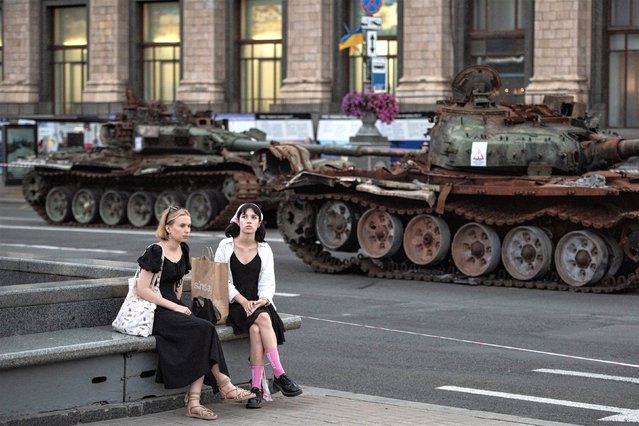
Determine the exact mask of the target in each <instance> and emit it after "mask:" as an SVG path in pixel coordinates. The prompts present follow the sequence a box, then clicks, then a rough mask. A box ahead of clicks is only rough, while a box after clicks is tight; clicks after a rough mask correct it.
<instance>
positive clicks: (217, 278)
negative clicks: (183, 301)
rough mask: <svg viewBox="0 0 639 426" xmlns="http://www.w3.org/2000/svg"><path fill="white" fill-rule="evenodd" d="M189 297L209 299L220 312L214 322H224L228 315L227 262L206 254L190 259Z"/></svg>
mask: <svg viewBox="0 0 639 426" xmlns="http://www.w3.org/2000/svg"><path fill="white" fill-rule="evenodd" d="M191 268H192V269H191V297H192V298H193V299H195V298H196V297H204V298H206V299H209V300H210V301H211V302H212V303H213V306H215V307H216V308H217V310H218V311H219V312H220V319H219V320H218V322H217V323H216V324H226V319H227V318H228V316H229V288H228V264H226V263H220V262H214V261H212V260H211V259H210V258H209V257H207V256H199V257H193V258H192V259H191Z"/></svg>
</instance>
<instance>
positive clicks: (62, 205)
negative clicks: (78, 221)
mask: <svg viewBox="0 0 639 426" xmlns="http://www.w3.org/2000/svg"><path fill="white" fill-rule="evenodd" d="M72 199H73V191H71V189H70V188H67V187H66V186H56V187H54V188H51V190H50V191H49V192H48V193H47V199H46V201H45V203H44V208H45V210H46V212H47V216H48V217H49V219H51V221H53V222H55V223H62V222H66V221H68V220H69V219H71V200H72Z"/></svg>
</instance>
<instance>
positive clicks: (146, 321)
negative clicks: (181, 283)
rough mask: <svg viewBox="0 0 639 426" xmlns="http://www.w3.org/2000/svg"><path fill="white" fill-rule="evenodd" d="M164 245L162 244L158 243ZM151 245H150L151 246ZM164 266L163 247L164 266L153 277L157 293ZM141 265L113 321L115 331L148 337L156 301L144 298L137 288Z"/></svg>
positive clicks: (130, 282)
mask: <svg viewBox="0 0 639 426" xmlns="http://www.w3.org/2000/svg"><path fill="white" fill-rule="evenodd" d="M158 245H159V246H160V247H162V246H161V245H160V244H158ZM149 247H150V246H149ZM163 266H164V249H162V266H160V271H159V272H158V273H156V274H153V277H152V278H151V288H152V290H153V291H154V292H155V293H159V292H160V278H161V276H162V267H163ZM139 276H140V267H139V266H138V269H137V271H136V272H135V276H134V277H132V278H129V292H128V293H127V295H126V298H125V299H124V302H123V303H122V307H120V311H119V312H118V315H117V316H116V317H115V320H113V323H111V326H113V329H114V330H115V331H119V332H120V333H124V334H130V335H132V336H142V337H147V336H149V335H150V334H151V333H152V332H153V320H154V318H155V303H151V302H149V301H148V300H145V299H142V298H141V297H140V296H138V292H137V290H136V287H137V284H138V278H139Z"/></svg>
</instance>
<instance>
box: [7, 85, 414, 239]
mask: <svg viewBox="0 0 639 426" xmlns="http://www.w3.org/2000/svg"><path fill="white" fill-rule="evenodd" d="M210 116H211V114H210V112H205V113H196V114H194V115H193V114H191V112H190V111H189V110H188V108H186V107H185V106H184V105H183V104H180V103H176V104H175V107H174V112H173V113H168V112H167V109H166V107H165V106H164V105H162V104H159V103H147V102H145V101H137V100H136V99H135V98H133V97H130V98H129V101H128V103H127V104H126V106H125V108H124V113H123V114H121V115H119V116H118V117H117V118H116V120H114V121H112V122H109V123H106V124H104V125H103V126H102V127H101V129H100V139H101V142H102V145H103V146H101V147H99V148H96V149H93V150H91V151H88V152H86V151H84V150H83V149H80V148H73V149H71V148H68V149H62V150H60V151H58V152H55V153H51V154H49V155H47V156H45V157H42V158H40V157H39V158H35V159H32V160H28V161H26V162H24V163H25V164H24V165H29V166H31V167H32V168H33V170H32V171H30V172H29V173H28V174H27V175H26V176H25V177H24V179H23V187H22V188H23V193H24V196H25V199H26V201H27V202H28V203H29V204H30V205H31V207H32V208H33V209H34V210H35V211H36V212H37V213H38V214H39V215H40V216H41V217H42V218H43V219H44V220H46V221H47V222H48V223H50V224H54V225H77V226H112V227H116V226H122V227H127V226H128V227H131V226H132V227H145V226H152V225H154V224H155V223H157V219H158V218H159V216H160V215H161V213H162V211H163V210H164V209H166V208H167V207H168V206H172V205H174V206H184V207H186V208H187V209H188V210H189V212H190V213H191V220H192V226H193V228H195V229H224V228H225V227H226V226H227V225H228V221H229V219H230V218H231V216H232V215H233V213H234V212H235V211H236V209H237V207H238V206H239V205H241V204H242V203H244V202H247V201H251V202H256V203H257V204H259V205H260V206H261V207H262V208H263V209H264V212H265V214H266V215H267V217H268V214H269V213H270V212H272V217H273V218H274V215H275V211H276V206H277V204H278V202H279V198H278V195H279V194H278V193H275V192H274V191H272V190H271V188H270V186H269V180H270V179H274V178H276V177H279V176H280V175H286V174H294V173H296V172H298V171H300V170H302V169H312V168H317V167H318V164H319V163H326V164H325V165H327V166H328V165H329V164H330V165H332V166H333V167H341V166H342V165H344V164H346V163H344V162H343V161H340V160H328V161H326V160H321V159H312V154H314V153H316V154H319V153H329V154H335V155H345V154H346V155H369V154H371V155H372V154H375V155H383V154H384V153H386V154H387V155H401V154H402V152H401V150H392V149H380V150H372V151H370V152H369V150H367V149H364V148H359V149H348V148H345V147H331V146H319V145H309V146H308V149H306V148H304V145H298V144H277V143H269V142H266V141H265V134H264V133H263V132H260V131H259V130H257V129H251V130H249V131H247V132H242V133H235V132H231V131H229V130H227V129H226V128H225V126H222V125H221V123H216V122H213V121H211V119H210ZM16 165H20V164H16ZM338 165H339V166H338ZM272 222H275V220H274V219H273V220H272Z"/></svg>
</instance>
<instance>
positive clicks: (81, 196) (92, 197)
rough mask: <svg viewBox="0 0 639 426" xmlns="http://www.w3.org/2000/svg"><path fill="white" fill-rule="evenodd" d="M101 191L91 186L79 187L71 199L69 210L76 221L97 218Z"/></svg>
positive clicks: (87, 221)
mask: <svg viewBox="0 0 639 426" xmlns="http://www.w3.org/2000/svg"><path fill="white" fill-rule="evenodd" d="M101 196H102V191H99V190H97V189H91V188H81V189H79V190H78V191H77V192H76V193H75V195H74V196H73V200H71V212H72V213H73V218H74V219H75V220H76V221H77V222H78V223H92V222H95V221H96V220H97V219H98V216H99V213H100V211H99V210H100V209H99V205H100V197H101Z"/></svg>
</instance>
